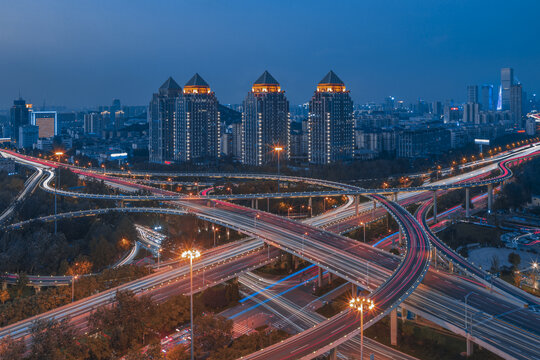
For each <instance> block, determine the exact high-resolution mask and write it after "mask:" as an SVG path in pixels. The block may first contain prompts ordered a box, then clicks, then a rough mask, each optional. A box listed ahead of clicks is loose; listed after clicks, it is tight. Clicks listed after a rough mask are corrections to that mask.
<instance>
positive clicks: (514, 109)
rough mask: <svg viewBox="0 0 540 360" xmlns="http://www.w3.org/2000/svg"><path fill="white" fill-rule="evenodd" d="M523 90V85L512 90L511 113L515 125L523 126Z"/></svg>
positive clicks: (513, 87) (513, 86)
mask: <svg viewBox="0 0 540 360" xmlns="http://www.w3.org/2000/svg"><path fill="white" fill-rule="evenodd" d="M522 92H523V88H522V87H521V84H517V85H512V87H511V88H510V112H511V113H512V121H513V122H514V124H516V125H519V126H521V118H522V117H523V94H522Z"/></svg>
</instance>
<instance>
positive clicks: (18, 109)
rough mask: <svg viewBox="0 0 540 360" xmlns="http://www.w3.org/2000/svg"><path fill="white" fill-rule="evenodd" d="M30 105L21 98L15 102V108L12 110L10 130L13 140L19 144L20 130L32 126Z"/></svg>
mask: <svg viewBox="0 0 540 360" xmlns="http://www.w3.org/2000/svg"><path fill="white" fill-rule="evenodd" d="M29 107H31V105H30V104H27V103H26V101H24V100H23V99H21V98H19V99H18V100H15V101H13V106H12V107H11V109H10V130H11V140H13V141H15V142H17V143H19V140H20V139H19V128H20V127H21V126H25V125H30V114H29V110H28V109H29Z"/></svg>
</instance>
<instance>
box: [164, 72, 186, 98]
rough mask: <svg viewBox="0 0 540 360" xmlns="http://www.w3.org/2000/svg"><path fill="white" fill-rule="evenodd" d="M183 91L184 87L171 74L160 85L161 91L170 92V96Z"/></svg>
mask: <svg viewBox="0 0 540 360" xmlns="http://www.w3.org/2000/svg"><path fill="white" fill-rule="evenodd" d="M181 92H182V88H181V87H180V85H178V83H177V82H176V81H174V79H173V78H172V77H170V76H169V78H168V79H167V80H165V82H164V83H163V85H161V86H160V87H159V93H160V94H162V95H166V94H168V95H169V96H171V95H172V96H177V95H178V94H179V93H181Z"/></svg>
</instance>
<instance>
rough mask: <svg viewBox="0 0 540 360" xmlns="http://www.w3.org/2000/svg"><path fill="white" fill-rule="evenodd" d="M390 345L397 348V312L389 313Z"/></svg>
mask: <svg viewBox="0 0 540 360" xmlns="http://www.w3.org/2000/svg"><path fill="white" fill-rule="evenodd" d="M390 344H392V346H397V310H396V309H394V310H392V311H391V312H390Z"/></svg>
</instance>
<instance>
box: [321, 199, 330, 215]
mask: <svg viewBox="0 0 540 360" xmlns="http://www.w3.org/2000/svg"><path fill="white" fill-rule="evenodd" d="M329 199H330V198H329V197H325V198H324V199H323V212H326V200H329Z"/></svg>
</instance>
